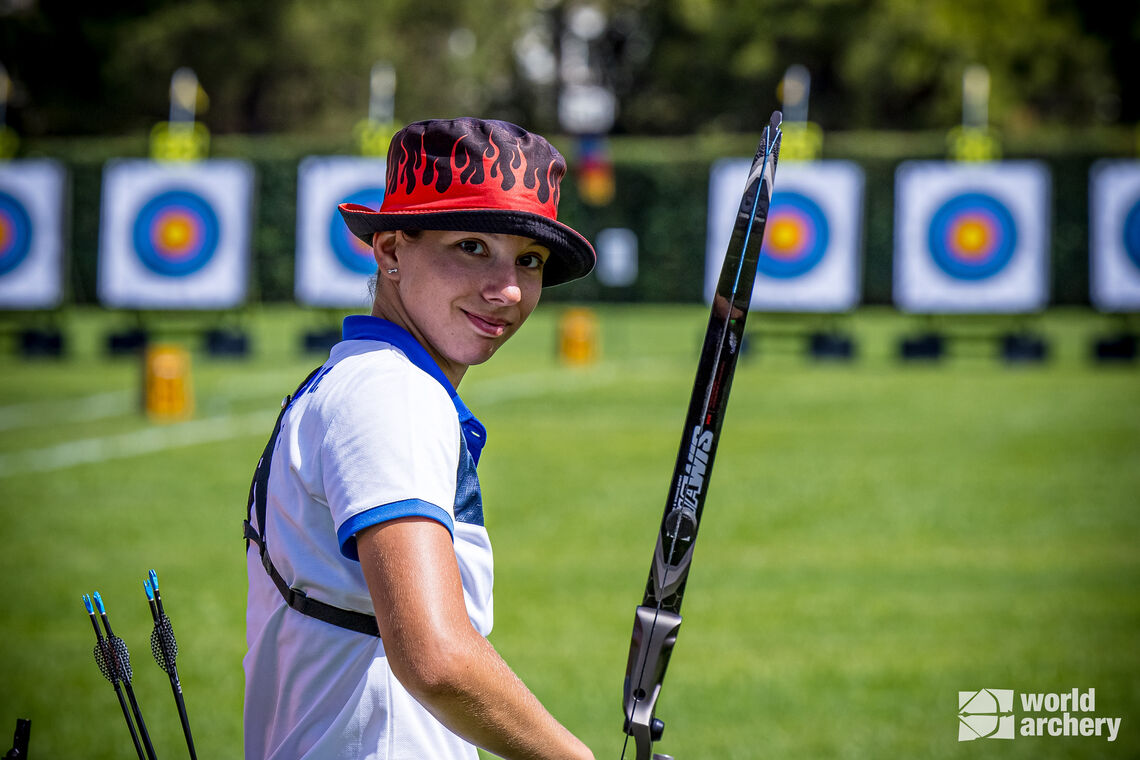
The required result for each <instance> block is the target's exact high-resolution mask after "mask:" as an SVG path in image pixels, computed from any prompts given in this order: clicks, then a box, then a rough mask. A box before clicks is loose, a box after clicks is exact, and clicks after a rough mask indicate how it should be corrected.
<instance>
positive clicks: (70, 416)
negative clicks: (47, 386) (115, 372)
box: [0, 391, 138, 430]
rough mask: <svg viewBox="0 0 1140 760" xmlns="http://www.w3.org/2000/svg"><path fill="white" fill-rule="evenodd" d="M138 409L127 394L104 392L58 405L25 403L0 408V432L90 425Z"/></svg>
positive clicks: (134, 398) (127, 392) (60, 401)
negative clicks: (69, 425) (68, 424)
mask: <svg viewBox="0 0 1140 760" xmlns="http://www.w3.org/2000/svg"><path fill="white" fill-rule="evenodd" d="M137 408H138V398H137V397H136V396H135V395H134V394H132V393H130V392H129V391H108V392H107V393H95V394H93V395H90V396H81V397H78V398H69V399H60V400H58V401H26V402H24V403H21V404H7V405H5V406H0V430H15V429H18V428H25V427H39V426H42V425H58V424H63V423H68V422H90V421H91V420H101V419H106V418H107V417H117V416H119V415H123V414H127V413H128V412H131V411H133V410H136V409H137Z"/></svg>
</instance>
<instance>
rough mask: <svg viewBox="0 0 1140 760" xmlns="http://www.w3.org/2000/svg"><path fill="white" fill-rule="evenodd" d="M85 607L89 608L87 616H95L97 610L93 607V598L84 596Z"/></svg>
mask: <svg viewBox="0 0 1140 760" xmlns="http://www.w3.org/2000/svg"><path fill="white" fill-rule="evenodd" d="M83 606H84V607H86V608H87V614H89V615H93V614H95V608H94V607H92V606H91V597H90V596H88V595H87V594H84V595H83Z"/></svg>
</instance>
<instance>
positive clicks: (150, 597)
mask: <svg viewBox="0 0 1140 760" xmlns="http://www.w3.org/2000/svg"><path fill="white" fill-rule="evenodd" d="M143 588H144V589H146V598H147V599H148V600H150V601H152V602H153V601H154V589H153V588H151V586H150V581H149V580H145V581H143Z"/></svg>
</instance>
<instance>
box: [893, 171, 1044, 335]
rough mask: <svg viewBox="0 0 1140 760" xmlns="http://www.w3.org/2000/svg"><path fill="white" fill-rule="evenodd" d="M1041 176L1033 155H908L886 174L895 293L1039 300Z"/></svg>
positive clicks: (1018, 306) (938, 306)
mask: <svg viewBox="0 0 1140 760" xmlns="http://www.w3.org/2000/svg"><path fill="white" fill-rule="evenodd" d="M1048 204H1049V176H1048V173H1047V170H1046V169H1045V168H1044V166H1043V165H1042V164H1040V163H1037V162H1029V161H1021V162H1013V161H1011V162H1001V163H990V164H958V163H947V162H936V161H908V162H904V163H903V164H902V165H901V166H900V167H899V169H898V172H897V175H896V184H895V274H894V289H895V295H894V297H895V302H896V304H897V305H898V306H899V307H900V308H901V309H903V310H904V311H910V312H918V313H932V312H974V313H1017V312H1028V311H1034V310H1037V309H1041V308H1043V307H1044V306H1045V304H1046V302H1047V300H1048V223H1049V209H1048Z"/></svg>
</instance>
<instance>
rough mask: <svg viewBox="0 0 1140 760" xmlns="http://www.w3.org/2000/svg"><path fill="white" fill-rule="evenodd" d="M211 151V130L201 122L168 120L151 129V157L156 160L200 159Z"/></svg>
mask: <svg viewBox="0 0 1140 760" xmlns="http://www.w3.org/2000/svg"><path fill="white" fill-rule="evenodd" d="M209 152H210V130H208V129H206V125H205V124H203V123H201V122H199V121H195V122H189V123H185V122H176V123H171V122H166V121H162V122H159V123H158V124H155V125H154V128H153V129H151V130H150V157H151V158H153V159H154V160H156V161H199V160H201V159H203V158H205V157H206V156H207V155H208V154H209Z"/></svg>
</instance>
